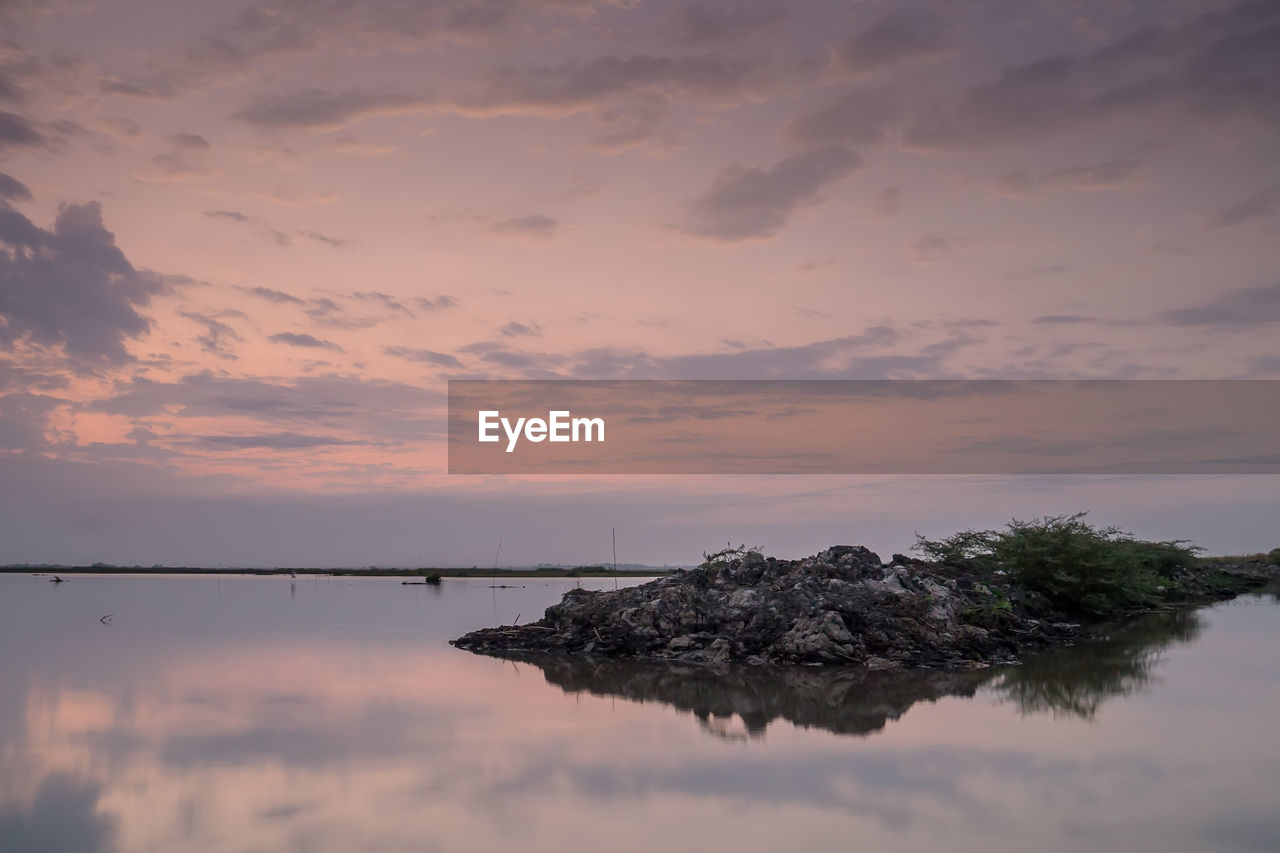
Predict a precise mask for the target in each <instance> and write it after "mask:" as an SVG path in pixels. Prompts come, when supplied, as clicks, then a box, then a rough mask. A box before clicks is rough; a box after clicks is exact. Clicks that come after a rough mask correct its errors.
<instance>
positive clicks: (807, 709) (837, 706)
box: [519, 655, 992, 736]
mask: <svg viewBox="0 0 1280 853" xmlns="http://www.w3.org/2000/svg"><path fill="white" fill-rule="evenodd" d="M519 659H520V660H524V661H527V662H528V663H531V664H533V665H535V666H537V667H539V668H540V669H541V670H542V672H543V674H544V675H545V676H546V678H547V681H548V682H549V683H551V684H554V685H556V686H557V687H559V688H561V689H562V690H564V691H565V692H566V693H581V692H586V693H592V694H595V695H598V696H617V697H619V698H623V699H630V700H632V701H636V702H664V703H666V704H668V705H672V706H674V707H676V708H677V709H679V710H681V711H688V712H691V713H693V714H694V715H695V716H697V717H698V718H699V719H700V720H702V722H703V725H704V726H706V727H707V729H708V731H711V732H712V733H719V732H723V731H725V730H726V727H725V726H723V725H721V723H722V722H723V721H726V720H727V718H729V717H731V716H733V715H737V716H738V717H739V718H740V719H741V720H742V723H743V725H744V726H745V728H746V732H747V734H748V735H750V736H759V735H761V734H763V733H764V730H765V728H766V726H767V725H768V724H769V723H770V722H772V721H773V720H777V719H782V720H786V721H787V722H790V723H792V724H794V725H797V726H805V727H814V728H821V729H828V730H830V731H833V732H835V733H837V734H850V735H865V734H870V733H872V732H877V731H880V730H881V729H883V728H884V727H885V724H886V723H887V722H889V721H890V720H896V719H898V718H899V717H901V716H902V715H903V714H904V713H906V710H907V709H908V708H910V707H911V706H912V705H914V704H915V703H916V702H923V701H928V702H932V701H935V700H937V699H939V698H941V697H943V696H972V695H973V694H974V691H975V690H977V688H978V687H979V686H980V685H981V684H983V683H984V682H986V681H988V680H989V679H990V678H991V674H992V673H991V670H966V671H960V672H957V671H947V670H897V671H891V672H875V671H872V670H868V669H865V668H862V667H808V666H806V667H793V666H741V665H734V664H721V665H717V664H682V663H665V662H664V663H651V662H639V661H620V660H585V659H582V658H568V657H558V656H550V655H539V656H536V657H527V658H526V657H520V658H519Z"/></svg>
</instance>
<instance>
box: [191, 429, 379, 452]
mask: <svg viewBox="0 0 1280 853" xmlns="http://www.w3.org/2000/svg"><path fill="white" fill-rule="evenodd" d="M181 443H182V444H192V445H199V446H201V447H203V448H205V449H208V450H264V449H265V450H308V449H311V448H315V447H332V446H339V445H352V444H368V443H369V442H365V441H355V440H350V439H341V438H334V437H332V436H325V435H305V434H303V433H297V432H276V433H265V434H260V435H197V436H190V437H188V438H185V439H183V440H182V442H181Z"/></svg>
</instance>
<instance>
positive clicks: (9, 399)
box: [0, 391, 67, 450]
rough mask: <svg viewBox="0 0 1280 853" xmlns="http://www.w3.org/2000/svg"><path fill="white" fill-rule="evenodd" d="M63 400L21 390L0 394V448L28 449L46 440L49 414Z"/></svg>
mask: <svg viewBox="0 0 1280 853" xmlns="http://www.w3.org/2000/svg"><path fill="white" fill-rule="evenodd" d="M66 402H67V401H66V400H62V399H59V398H57V397H49V396H47V395H44V394H32V393H29V392H25V391H22V392H18V393H15V394H4V395H0V449H2V450H28V449H31V448H36V447H43V446H44V445H46V444H48V441H46V440H45V430H46V425H47V424H48V421H49V415H50V413H51V412H53V410H54V409H56V408H58V407H59V406H62V405H64V404H65V403H66Z"/></svg>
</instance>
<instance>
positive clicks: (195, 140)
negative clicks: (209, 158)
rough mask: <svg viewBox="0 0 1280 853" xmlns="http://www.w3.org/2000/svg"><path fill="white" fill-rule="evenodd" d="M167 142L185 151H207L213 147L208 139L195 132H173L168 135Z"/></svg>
mask: <svg viewBox="0 0 1280 853" xmlns="http://www.w3.org/2000/svg"><path fill="white" fill-rule="evenodd" d="M169 144H170V145H172V146H173V147H174V148H181V149H184V150H186V151H208V150H209V149H210V148H212V147H213V146H212V145H210V144H209V140H207V139H205V138H204V137H203V136H200V135H199V134H195V133H175V134H173V135H172V136H170V137H169Z"/></svg>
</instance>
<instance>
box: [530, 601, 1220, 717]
mask: <svg viewBox="0 0 1280 853" xmlns="http://www.w3.org/2000/svg"><path fill="white" fill-rule="evenodd" d="M1200 629H1201V622H1200V619H1199V617H1198V616H1196V614H1195V613H1193V612H1191V611H1174V612H1166V613H1155V614H1150V615H1148V616H1145V617H1143V618H1141V619H1139V620H1137V621H1136V622H1134V623H1133V624H1131V625H1128V626H1126V627H1124V628H1123V629H1120V630H1117V631H1115V632H1113V633H1111V634H1110V635H1109V636H1107V637H1105V638H1103V639H1098V640H1093V641H1089V642H1086V643H1081V644H1080V645H1077V646H1072V647H1069V648H1062V649H1056V650H1053V651H1050V652H1046V653H1042V654H1040V655H1036V656H1033V657H1031V658H1029V659H1028V660H1027V661H1026V663H1024V664H1023V665H1022V666H1017V667H1004V668H1001V669H980V670H965V671H947V670H925V669H915V670H899V671H887V672H873V671H869V670H866V669H861V668H856V667H805V666H759V667H750V666H733V665H723V666H721V665H709V664H688V663H676V662H668V663H655V662H638V661H628V660H594V659H584V658H580V657H568V656H548V655H528V654H511V655H507V656H506V657H509V658H511V659H515V660H522V661H526V662H528V663H531V664H533V665H535V666H537V667H538V668H539V669H541V670H542V672H543V674H544V675H545V676H546V679H547V681H548V682H549V683H551V684H554V685H556V686H557V687H559V688H560V689H562V690H564V691H565V692H566V693H591V694H595V695H598V696H616V697H620V698H624V699H630V700H632V701H636V702H662V703H665V704H667V705H671V706H674V707H675V708H678V709H679V710H681V711H686V712H689V713H692V714H693V715H695V716H696V717H697V718H698V719H699V721H700V723H701V725H702V727H703V729H704V730H705V731H706V732H707V733H708V734H711V735H713V736H716V737H722V738H727V739H734V740H746V739H754V738H759V737H761V736H762V735H763V734H764V732H765V729H766V728H767V727H768V725H769V724H770V723H771V722H773V721H774V720H778V719H782V720H786V721H787V722H790V723H792V724H794V725H797V726H805V727H810V726H811V727H815V728H822V729H827V730H828V731H832V732H835V733H836V734H850V735H868V734H872V733H874V732H878V731H880V730H881V729H883V728H884V727H885V726H886V725H887V724H888V723H889V721H891V720H896V719H898V718H899V717H901V716H902V715H903V714H904V713H906V711H907V709H908V708H910V707H911V706H912V705H914V704H915V703H916V702H922V701H928V702H932V701H936V700H937V699H939V698H942V697H944V696H962V697H972V696H973V695H974V693H975V692H976V691H977V690H978V688H979V687H982V686H984V685H989V686H990V687H991V688H992V689H994V690H995V691H996V693H997V694H998V695H1000V696H1002V697H1005V698H1007V699H1009V700H1011V701H1013V702H1015V703H1017V705H1018V707H1019V709H1020V710H1021V711H1022V712H1023V713H1025V714H1032V713H1041V712H1046V711H1047V712H1052V713H1064V714H1071V715H1076V716H1081V717H1085V718H1091V717H1092V716H1093V715H1094V714H1095V713H1096V712H1097V710H1098V707H1099V706H1100V705H1101V704H1102V702H1103V701H1104V700H1105V699H1107V698H1108V697H1111V696H1122V695H1125V694H1128V693H1131V692H1133V691H1134V690H1137V689H1140V688H1141V687H1143V686H1144V685H1146V684H1148V683H1149V682H1150V680H1151V670H1152V668H1153V667H1154V665H1155V663H1156V662H1157V660H1159V657H1160V653H1161V651H1162V650H1163V649H1165V648H1167V647H1168V646H1169V645H1171V644H1172V643H1175V642H1188V641H1190V640H1192V639H1194V638H1195V637H1196V635H1197V634H1198V633H1199V631H1200ZM735 718H736V720H735Z"/></svg>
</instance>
